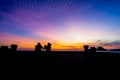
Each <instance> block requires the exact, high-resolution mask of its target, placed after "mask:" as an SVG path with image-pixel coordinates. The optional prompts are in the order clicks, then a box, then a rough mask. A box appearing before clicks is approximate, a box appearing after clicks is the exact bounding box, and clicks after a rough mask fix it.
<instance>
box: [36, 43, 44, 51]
mask: <svg viewBox="0 0 120 80" xmlns="http://www.w3.org/2000/svg"><path fill="white" fill-rule="evenodd" d="M42 48H43V47H42V45H41V44H40V43H38V44H37V45H36V46H35V51H36V52H40V51H41V49H42Z"/></svg>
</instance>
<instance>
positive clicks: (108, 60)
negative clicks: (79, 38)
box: [0, 51, 120, 64]
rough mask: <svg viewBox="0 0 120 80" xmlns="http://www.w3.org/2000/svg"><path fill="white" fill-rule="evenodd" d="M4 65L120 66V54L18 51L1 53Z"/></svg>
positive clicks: (0, 59)
mask: <svg viewBox="0 0 120 80" xmlns="http://www.w3.org/2000/svg"><path fill="white" fill-rule="evenodd" d="M0 62H1V63H2V64H120V54H119V53H118V54H114V53H103V52H102V53H101V52H99V53H94V54H92V53H89V54H85V53H84V52H78V51H76V52H73V51H72V52H70V51H64V52H63V51H55V52H49V53H47V52H38V53H35V52H34V51H33V52H32V51H17V52H9V51H8V52H7V51H6V52H1V53H0Z"/></svg>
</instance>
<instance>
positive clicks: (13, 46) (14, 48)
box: [11, 44, 18, 52]
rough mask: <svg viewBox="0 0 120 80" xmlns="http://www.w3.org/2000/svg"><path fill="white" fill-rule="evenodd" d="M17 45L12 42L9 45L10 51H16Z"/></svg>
mask: <svg viewBox="0 0 120 80" xmlns="http://www.w3.org/2000/svg"><path fill="white" fill-rule="evenodd" d="M17 47H18V46H17V45H16V44H12V45H11V51H12V52H16V51H17Z"/></svg>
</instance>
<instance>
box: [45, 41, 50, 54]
mask: <svg viewBox="0 0 120 80" xmlns="http://www.w3.org/2000/svg"><path fill="white" fill-rule="evenodd" d="M44 49H46V52H50V51H51V43H48V44H47V45H45V46H44Z"/></svg>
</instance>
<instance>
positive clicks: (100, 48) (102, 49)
mask: <svg viewBox="0 0 120 80" xmlns="http://www.w3.org/2000/svg"><path fill="white" fill-rule="evenodd" d="M97 50H99V51H107V50H106V49H104V48H103V47H101V46H99V47H98V48H97Z"/></svg>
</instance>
